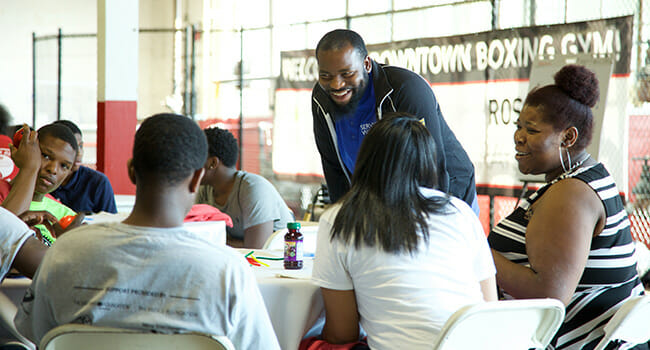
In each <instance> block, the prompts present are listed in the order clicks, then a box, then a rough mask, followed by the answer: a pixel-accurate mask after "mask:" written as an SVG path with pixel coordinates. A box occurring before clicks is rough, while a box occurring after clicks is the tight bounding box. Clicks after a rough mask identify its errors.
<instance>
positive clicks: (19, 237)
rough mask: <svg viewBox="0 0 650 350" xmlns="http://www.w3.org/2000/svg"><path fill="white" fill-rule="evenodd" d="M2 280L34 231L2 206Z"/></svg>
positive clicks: (0, 240) (0, 263)
mask: <svg viewBox="0 0 650 350" xmlns="http://www.w3.org/2000/svg"><path fill="white" fill-rule="evenodd" d="M0 223H2V228H1V229H0V232H2V234H0V259H1V260H0V280H2V279H3V278H4V277H5V275H6V274H7V272H9V270H10V269H11V265H12V264H13V262H14V259H15V258H16V254H18V251H19V250H20V247H22V246H23V244H25V241H26V240H27V238H29V237H30V236H33V235H34V233H33V232H32V230H31V229H30V228H29V227H27V225H26V224H25V223H24V222H23V221H22V220H20V219H19V218H18V217H17V216H16V215H14V214H13V213H12V212H10V211H8V210H7V209H5V208H3V207H0Z"/></svg>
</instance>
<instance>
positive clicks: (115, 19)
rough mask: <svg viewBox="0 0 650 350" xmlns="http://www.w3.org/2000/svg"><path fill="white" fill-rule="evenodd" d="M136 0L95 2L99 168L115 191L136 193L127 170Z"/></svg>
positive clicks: (132, 107) (132, 118) (134, 93)
mask: <svg viewBox="0 0 650 350" xmlns="http://www.w3.org/2000/svg"><path fill="white" fill-rule="evenodd" d="M138 3H139V1H137V0H98V1H97V69H98V72H97V85H98V86H97V169H98V170H99V171H102V172H103V173H104V174H106V176H108V178H109V179H110V181H111V184H112V185H113V190H114V191H115V193H116V194H134V193H135V186H134V185H133V184H132V183H131V181H130V180H129V178H128V175H127V168H126V165H127V162H128V160H129V159H130V158H131V153H132V149H133V137H134V135H135V129H136V126H137V116H136V107H137V102H136V101H137V86H138Z"/></svg>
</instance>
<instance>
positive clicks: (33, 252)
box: [12, 237, 47, 278]
mask: <svg viewBox="0 0 650 350" xmlns="http://www.w3.org/2000/svg"><path fill="white" fill-rule="evenodd" d="M46 252H47V246H45V245H44V244H43V242H41V241H39V240H38V239H37V238H35V237H29V238H27V240H26V241H25V243H23V245H22V247H20V250H19V251H18V254H16V258H15V259H14V263H13V265H12V266H13V267H14V268H15V269H16V270H18V271H20V273H22V274H23V275H25V276H27V277H29V278H32V277H34V274H35V273H36V269H38V266H39V265H40V264H41V261H42V260H43V256H45V253H46Z"/></svg>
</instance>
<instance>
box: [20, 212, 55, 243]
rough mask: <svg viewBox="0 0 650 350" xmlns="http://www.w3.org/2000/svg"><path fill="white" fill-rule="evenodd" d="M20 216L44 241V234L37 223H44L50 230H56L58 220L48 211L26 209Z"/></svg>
mask: <svg viewBox="0 0 650 350" xmlns="http://www.w3.org/2000/svg"><path fill="white" fill-rule="evenodd" d="M18 217H19V218H20V219H21V220H23V221H24V222H25V223H26V224H27V226H29V227H30V228H31V229H32V230H34V232H35V233H36V237H37V238H38V239H39V240H40V241H41V242H43V234H42V233H41V230H40V229H39V228H38V227H35V226H36V225H44V226H45V227H47V229H48V230H49V231H50V232H55V229H54V225H55V224H56V222H57V220H56V217H55V216H54V215H52V214H51V213H50V212H48V211H44V210H42V211H26V212H24V213H22V214H20V215H18Z"/></svg>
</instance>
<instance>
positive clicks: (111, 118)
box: [97, 101, 137, 194]
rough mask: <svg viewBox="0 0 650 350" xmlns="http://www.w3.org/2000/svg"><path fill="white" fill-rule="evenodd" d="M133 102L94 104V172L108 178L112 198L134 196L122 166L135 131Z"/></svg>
mask: <svg viewBox="0 0 650 350" xmlns="http://www.w3.org/2000/svg"><path fill="white" fill-rule="evenodd" d="M136 108H137V103H136V101H104V102H102V101H99V102H97V170H99V171H101V172H103V173H104V174H106V176H108V179H109V180H110V181H111V185H112V186H113V191H114V192H115V194H135V185H133V184H132V183H131V180H129V176H128V172H127V169H126V164H127V162H128V160H129V159H130V158H131V154H132V152H133V137H134V136H135V129H136V127H137V117H136Z"/></svg>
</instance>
